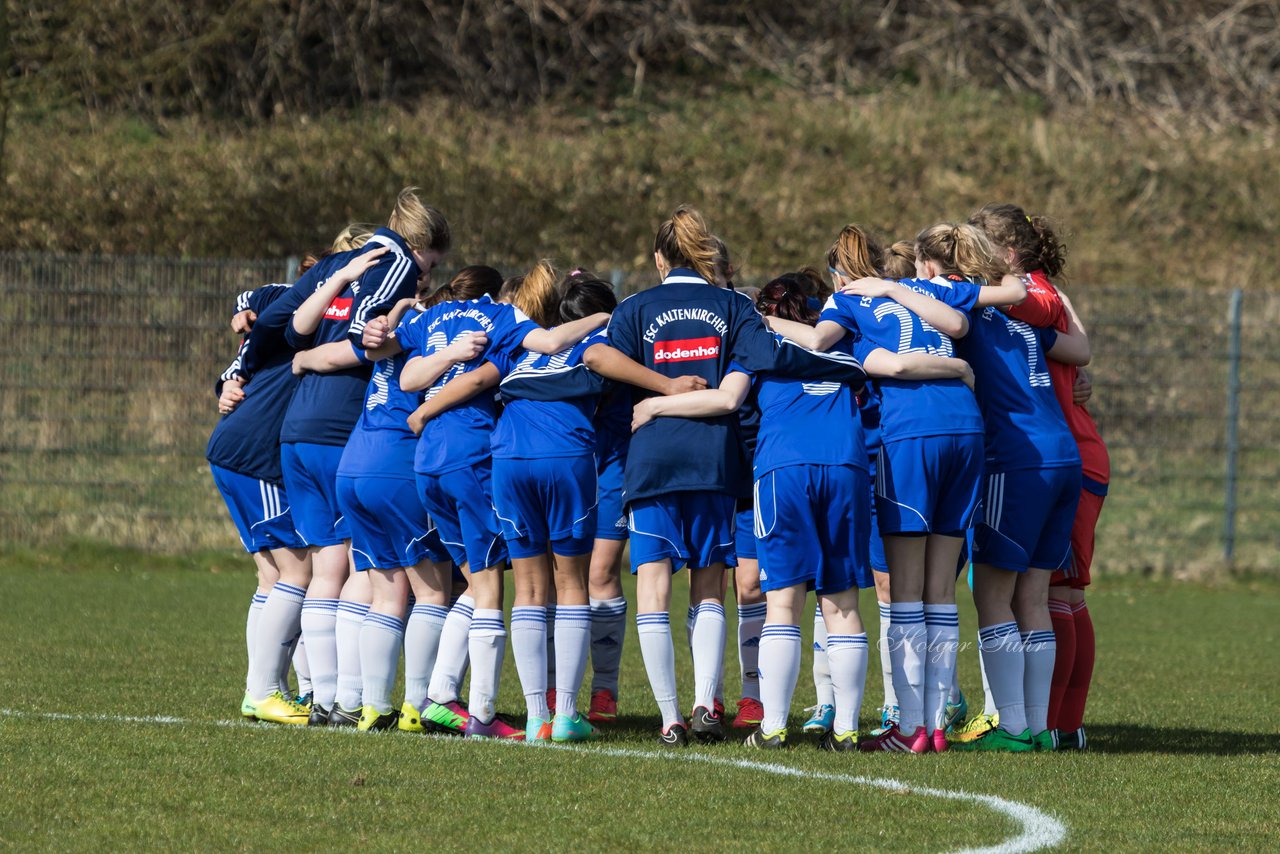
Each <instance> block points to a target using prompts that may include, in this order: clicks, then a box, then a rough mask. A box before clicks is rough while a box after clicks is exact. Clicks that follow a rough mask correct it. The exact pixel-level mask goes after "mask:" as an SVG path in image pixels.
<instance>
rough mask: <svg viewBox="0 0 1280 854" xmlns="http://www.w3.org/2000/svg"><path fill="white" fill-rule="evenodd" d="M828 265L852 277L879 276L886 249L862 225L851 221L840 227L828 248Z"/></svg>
mask: <svg viewBox="0 0 1280 854" xmlns="http://www.w3.org/2000/svg"><path fill="white" fill-rule="evenodd" d="M827 266H828V267H832V268H834V269H836V270H839V271H840V273H841V275H844V276H848V277H849V278H850V279H862V278H866V277H869V276H879V275H880V273H881V270H882V268H883V267H884V250H883V249H882V248H881V247H880V243H879V242H878V241H877V240H876V239H875V238H873V237H871V235H869V234H868V233H867V232H866V231H864V230H863V228H862V227H861V226H859V225H854V224H853V223H849V224H848V225H846V226H845V227H844V228H842V229H840V234H839V235H838V236H837V237H836V242H835V243H833V244H831V248H830V249H828V250H827Z"/></svg>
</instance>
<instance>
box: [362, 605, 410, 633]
mask: <svg viewBox="0 0 1280 854" xmlns="http://www.w3.org/2000/svg"><path fill="white" fill-rule="evenodd" d="M363 625H366V626H374V627H376V628H379V629H383V630H385V631H388V632H391V633H392V634H393V635H399V634H403V633H404V622H403V621H402V620H401V619H400V618H399V617H396V616H393V615H391V614H380V613H378V612H377V611H370V612H368V613H367V614H365V615H364V623H363Z"/></svg>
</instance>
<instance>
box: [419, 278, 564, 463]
mask: <svg viewBox="0 0 1280 854" xmlns="http://www.w3.org/2000/svg"><path fill="white" fill-rule="evenodd" d="M541 328H542V327H540V326H539V325H538V324H537V323H535V322H533V321H532V320H530V319H529V317H528V316H527V315H526V314H525V313H524V312H522V311H520V309H518V308H516V307H515V306H511V305H506V304H504V303H496V302H494V301H493V300H491V299H490V298H489V297H487V296H483V297H481V298H480V299H477V300H470V301H465V302H463V301H459V302H444V303H440V304H439V305H435V306H432V307H431V308H429V309H427V310H426V311H424V312H422V313H421V314H418V315H415V316H414V317H411V318H409V319H407V320H403V321H401V323H400V326H399V327H397V329H396V333H395V334H396V338H397V339H398V340H399V341H400V346H401V347H402V348H403V350H404V354H405V358H406V359H411V358H413V357H414V356H430V355H431V354H433V353H435V352H437V351H439V350H443V349H444V348H445V347H448V346H449V345H450V344H451V343H453V341H454V340H455V339H457V338H458V337H459V336H460V335H463V334H465V333H470V332H484V333H485V334H486V335H487V336H488V338H489V344H488V346H486V347H485V351H484V352H483V353H481V354H480V355H479V356H477V357H476V358H474V359H472V360H471V361H469V362H460V363H458V364H456V365H454V366H453V367H452V368H450V369H449V370H448V371H445V373H444V374H443V375H442V376H441V377H440V378H439V379H438V380H436V381H435V383H434V384H432V385H431V387H430V388H428V389H427V390H426V392H425V393H423V394H421V395H420V399H421V400H424V401H425V400H430V399H431V398H432V397H434V396H435V395H436V394H438V393H439V392H440V389H442V388H444V387H445V385H446V384H447V383H448V382H449V381H450V380H451V379H453V378H454V377H457V376H461V375H462V374H465V373H467V372H469V371H474V370H475V369H476V368H478V367H480V366H481V365H482V364H484V362H485V360H487V359H493V358H495V357H497V358H501V357H502V356H504V355H507V354H510V353H512V352H514V351H515V350H516V349H518V348H519V347H520V346H521V345H522V344H523V342H524V339H525V336H526V335H528V334H529V333H530V332H533V331H534V330H536V329H541ZM508 358H509V355H508ZM496 419H497V409H496V407H495V405H494V399H493V395H491V394H487V393H481V394H478V395H476V396H475V397H473V398H471V399H470V400H468V401H467V402H465V403H463V404H460V405H458V406H455V407H453V408H452V409H449V410H447V411H445V412H442V413H440V415H439V416H438V417H436V418H433V419H431V420H430V421H428V422H427V426H426V427H425V428H424V429H423V431H422V435H421V436H420V437H419V438H418V448H417V452H416V453H415V454H414V459H413V468H414V471H416V472H419V473H420V474H436V475H439V474H447V473H448V472H451V471H457V470H458V469H464V468H469V467H471V466H474V465H476V464H477V463H480V462H483V461H484V460H485V459H486V458H488V457H489V455H490V450H489V434H490V433H491V432H492V431H493V428H494V422H495V421H496Z"/></svg>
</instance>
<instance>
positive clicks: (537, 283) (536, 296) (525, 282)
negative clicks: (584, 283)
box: [504, 258, 560, 326]
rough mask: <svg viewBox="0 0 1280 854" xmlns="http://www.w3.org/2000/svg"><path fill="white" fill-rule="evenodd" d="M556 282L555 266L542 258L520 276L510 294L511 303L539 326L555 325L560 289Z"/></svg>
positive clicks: (557, 315) (558, 309) (558, 308)
mask: <svg viewBox="0 0 1280 854" xmlns="http://www.w3.org/2000/svg"><path fill="white" fill-rule="evenodd" d="M556 282H557V279H556V270H555V267H552V266H551V262H550V261H548V260H547V259H546V258H543V259H542V260H541V261H539V262H538V263H537V264H536V265H534V268H533V269H532V270H530V271H529V272H528V273H526V274H525V275H524V276H523V277H521V281H520V282H519V283H518V284H517V285H516V287H515V293H513V294H512V295H511V303H512V305H514V306H515V307H516V308H518V309H520V310H521V311H523V312H524V313H525V314H527V315H529V317H530V318H532V319H533V321H534V322H535V323H537V324H538V325H539V326H555V325H556V321H557V319H558V318H559V317H560V291H559V290H558V289H557V288H556ZM504 289H505V283H504Z"/></svg>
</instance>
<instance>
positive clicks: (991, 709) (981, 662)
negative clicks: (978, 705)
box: [978, 632, 996, 717]
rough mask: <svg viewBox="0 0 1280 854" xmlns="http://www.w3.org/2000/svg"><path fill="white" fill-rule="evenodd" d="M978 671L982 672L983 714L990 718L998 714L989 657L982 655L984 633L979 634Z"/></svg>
mask: <svg viewBox="0 0 1280 854" xmlns="http://www.w3.org/2000/svg"><path fill="white" fill-rule="evenodd" d="M978 669H979V670H980V671H982V713H983V714H984V715H986V716H987V717H990V716H992V715H994V714H995V713H996V696H995V694H992V693H991V682H990V681H989V680H988V679H987V657H986V656H985V655H983V654H982V633H981V632H979V633H978Z"/></svg>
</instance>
